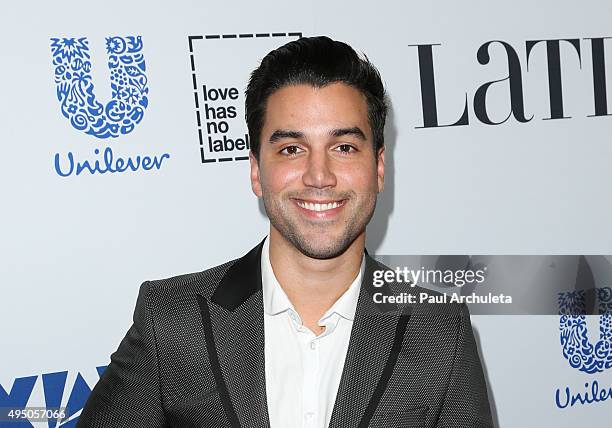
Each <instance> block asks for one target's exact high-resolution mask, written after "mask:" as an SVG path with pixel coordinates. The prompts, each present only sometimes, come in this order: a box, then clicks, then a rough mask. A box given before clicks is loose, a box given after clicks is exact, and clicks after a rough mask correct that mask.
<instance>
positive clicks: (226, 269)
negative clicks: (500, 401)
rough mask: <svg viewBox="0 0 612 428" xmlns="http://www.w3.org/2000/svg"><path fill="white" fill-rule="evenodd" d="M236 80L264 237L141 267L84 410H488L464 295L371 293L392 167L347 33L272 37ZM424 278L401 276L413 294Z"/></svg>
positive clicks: (368, 75) (449, 423) (459, 413)
mask: <svg viewBox="0 0 612 428" xmlns="http://www.w3.org/2000/svg"><path fill="white" fill-rule="evenodd" d="M246 93H247V97H246V116H247V123H248V127H249V135H250V139H251V142H252V147H251V154H250V163H251V185H252V188H253V192H254V193H255V194H256V195H257V197H261V198H263V202H264V205H265V209H266V212H267V214H268V217H269V219H270V233H269V236H268V238H267V239H265V240H264V241H263V242H262V243H260V244H259V245H258V246H256V247H255V248H254V249H252V250H251V251H250V252H249V253H248V254H246V255H245V256H244V257H242V258H240V259H237V260H234V261H231V262H228V263H225V264H223V265H221V266H217V267H214V268H212V269H209V270H206V271H204V272H199V273H195V274H190V275H184V276H178V277H175V278H170V279H166V280H161V281H153V282H145V283H144V284H143V285H142V287H141V289H140V295H139V297H138V300H137V303H136V310H135V313H134V324H133V325H132V327H131V328H130V330H129V331H128V333H127V335H126V337H125V338H124V340H123V341H122V342H121V344H120V346H119V349H118V350H117V351H116V352H115V353H114V354H113V355H112V357H111V364H110V365H109V366H108V368H107V369H106V371H105V372H104V374H103V375H102V377H101V379H100V381H99V382H98V384H97V385H96V387H95V388H94V390H93V392H92V394H91V397H90V398H89V401H88V402H87V405H86V406H85V409H84V410H83V413H82V415H81V417H80V421H79V425H78V426H80V427H130V428H135V427H147V428H152V427H169V426H173V427H238V426H240V427H266V426H271V427H272V428H280V427H328V426H329V427H337V428H352V427H391V428H393V427H448V428H460V427H490V426H492V423H491V415H490V409H489V404H488V399H487V392H486V387H485V382H484V376H483V373H482V368H481V364H480V360H479V357H478V354H477V350H476V344H475V342H474V338H473V334H472V329H471V324H470V321H469V314H468V312H467V308H466V307H465V306H460V305H433V304H429V305H426V304H412V305H405V306H403V307H398V306H396V305H390V304H384V305H382V304H375V303H374V300H373V298H372V296H373V294H374V292H382V293H387V294H392V293H391V291H390V290H391V288H390V287H392V286H394V285H396V284H385V285H384V286H383V287H381V288H376V289H374V288H373V284H372V276H373V272H374V271H375V270H381V269H385V268H384V266H382V265H380V264H378V263H377V262H376V261H375V260H374V259H372V258H371V257H370V256H368V255H367V253H364V245H365V228H366V225H367V223H368V222H369V220H370V218H371V217H372V214H373V212H374V207H375V205H376V197H377V194H378V193H379V192H380V191H382V189H383V185H384V174H385V149H384V143H383V128H384V124H385V117H386V110H387V107H386V104H385V92H384V88H383V85H382V82H381V79H380V76H379V74H378V72H377V71H376V69H375V68H374V67H373V66H372V65H371V64H370V63H369V62H368V61H367V60H365V59H362V58H360V57H359V56H358V55H357V54H356V53H355V51H354V50H353V49H352V48H351V47H349V46H348V45H346V44H344V43H341V42H336V41H332V40H331V39H329V38H326V37H315V38H303V39H300V40H297V41H294V42H291V43H288V44H287V45H285V46H283V47H281V48H279V49H277V50H275V51H273V52H270V53H269V54H268V55H267V56H266V57H265V58H264V59H263V60H262V62H261V64H260V66H259V67H258V68H257V69H256V70H255V71H254V72H253V74H252V76H251V79H250V82H249V85H248V88H247V92H246ZM419 290H420V289H419V288H418V287H415V288H409V289H408V290H404V291H407V292H410V293H418V292H419Z"/></svg>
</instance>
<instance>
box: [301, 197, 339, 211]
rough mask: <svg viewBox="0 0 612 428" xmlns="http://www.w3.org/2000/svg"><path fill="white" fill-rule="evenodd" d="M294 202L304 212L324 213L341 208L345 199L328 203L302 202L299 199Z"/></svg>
mask: <svg viewBox="0 0 612 428" xmlns="http://www.w3.org/2000/svg"><path fill="white" fill-rule="evenodd" d="M295 202H296V204H297V205H298V206H299V207H300V208H304V209H305V210H308V211H313V212H325V211H329V210H333V209H336V208H339V207H341V206H343V205H344V204H345V203H346V199H341V200H339V201H328V202H309V201H303V200H301V199H295Z"/></svg>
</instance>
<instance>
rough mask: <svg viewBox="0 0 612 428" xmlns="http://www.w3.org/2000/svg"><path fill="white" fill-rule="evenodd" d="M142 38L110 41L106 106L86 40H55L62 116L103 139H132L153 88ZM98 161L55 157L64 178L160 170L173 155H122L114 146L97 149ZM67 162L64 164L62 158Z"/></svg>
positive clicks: (55, 69)
mask: <svg viewBox="0 0 612 428" xmlns="http://www.w3.org/2000/svg"><path fill="white" fill-rule="evenodd" d="M142 50H143V42H142V37H141V36H127V37H118V36H112V37H107V38H106V52H107V55H108V67H109V70H110V87H111V99H110V101H109V102H107V103H106V104H103V103H101V102H100V101H99V100H98V99H97V98H96V95H95V93H94V84H93V79H92V76H91V68H92V63H91V54H90V51H89V43H88V41H87V38H85V37H81V38H74V37H70V38H66V37H64V38H51V53H52V56H53V67H54V75H55V88H56V94H57V99H58V101H59V103H60V110H61V113H62V115H63V116H64V117H65V118H66V119H67V120H68V122H69V123H70V124H71V125H72V127H74V128H75V129H76V130H78V131H80V132H84V133H85V134H87V135H91V136H93V137H95V138H98V139H102V140H104V139H110V138H117V137H121V136H123V135H126V134H129V133H130V132H132V131H133V130H134V128H136V126H137V125H138V124H139V123H141V121H142V119H143V117H144V113H145V110H146V109H147V107H148V105H149V87H148V79H147V75H146V65H145V58H144V54H143V51H142ZM93 153H94V155H95V158H94V159H85V160H81V161H79V160H77V159H75V155H74V154H73V153H72V152H68V153H67V154H66V156H65V158H64V157H63V156H60V153H56V155H55V158H54V167H55V172H56V173H57V174H58V175H59V176H61V177H68V176H71V175H80V174H81V173H89V174H92V175H93V174H105V173H110V174H114V173H122V172H126V171H127V172H130V171H132V172H135V171H138V170H142V171H149V170H152V169H160V168H161V167H162V163H163V161H164V159H167V158H170V154H168V153H163V154H161V155H155V156H144V155H143V156H141V155H136V156H124V157H121V156H117V155H116V154H115V153H114V152H113V149H112V148H111V147H105V148H95V149H94V150H93ZM62 158H64V159H62Z"/></svg>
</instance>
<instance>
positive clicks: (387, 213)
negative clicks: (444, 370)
mask: <svg viewBox="0 0 612 428" xmlns="http://www.w3.org/2000/svg"><path fill="white" fill-rule="evenodd" d="M611 13H612V6H610V3H609V2H607V1H604V0H585V1H583V2H569V1H562V2H558V1H549V0H546V1H539V2H535V3H534V2H530V1H526V0H515V1H512V2H483V1H474V2H469V3H466V2H453V1H438V2H418V3H417V2H400V1H397V2H384V1H379V2H375V3H372V2H365V1H330V2H318V1H308V2H299V3H293V2H283V1H259V2H247V1H242V2H236V1H226V2H223V3H221V2H202V1H199V2H195V1H191V2H187V1H183V2H173V3H170V2H144V1H133V2H117V1H107V2H104V3H83V2H76V1H66V2H63V3H62V4H57V3H52V2H42V1H41V2H20V3H19V2H12V3H11V4H10V5H5V6H4V8H3V12H2V14H1V16H0V34H1V40H2V41H3V44H2V53H1V57H2V63H1V67H0V81H1V82H2V83H3V90H2V95H1V96H0V124H1V126H0V141H1V147H2V154H3V156H2V162H1V165H2V166H1V168H0V182H1V183H2V196H1V198H2V199H1V201H2V210H1V211H0V260H1V262H0V278H2V279H1V280H0V281H1V282H0V286H1V287H2V289H1V295H0V332H1V334H0V385H1V386H2V389H0V406H2V405H7V406H8V405H15V404H17V403H21V404H24V403H27V404H28V405H29V406H45V405H48V406H49V405H50V404H52V403H56V404H57V405H59V404H61V405H63V406H65V405H68V406H69V408H70V410H71V412H70V413H72V414H73V415H74V416H75V417H76V416H78V412H79V411H80V408H81V407H82V401H83V400H84V399H85V398H86V395H87V392H88V388H90V387H93V385H94V384H95V382H96V380H97V379H98V373H97V371H96V367H99V366H104V365H106V364H108V361H109V356H110V353H112V352H113V351H114V350H115V349H116V347H117V345H118V344H119V341H120V340H121V338H122V337H123V335H124V334H125V332H126V331H127V329H128V327H129V325H130V324H131V315H132V311H133V309H134V303H135V300H136V296H137V291H138V286H139V284H140V283H141V282H142V281H143V280H145V279H157V278H162V277H168V276H172V275H176V274H179V273H185V272H192V271H199V270H203V269H205V268H208V267H211V266H214V265H216V264H219V263H222V262H224V261H226V260H229V259H233V258H236V257H238V256H240V255H242V254H243V253H244V252H246V251H247V250H248V249H250V248H251V247H252V246H253V245H255V244H256V243H257V242H258V241H259V240H260V239H261V238H262V237H263V236H264V235H265V234H266V231H267V220H266V218H265V216H264V215H263V212H262V209H261V206H260V205H259V204H258V201H257V199H256V198H255V197H254V196H253V195H252V193H251V191H250V185H249V181H248V162H247V161H245V160H241V159H240V158H241V157H244V156H245V155H246V150H233V151H232V150H227V151H224V152H214V151H211V150H210V146H209V145H208V144H209V143H208V137H209V136H211V137H212V139H213V141H214V140H215V139H219V138H222V137H223V135H225V136H226V138H231V139H233V140H234V141H235V140H236V139H238V138H240V137H242V138H244V133H245V131H246V126H245V125H244V123H243V121H242V115H243V107H242V104H243V102H244V98H243V90H244V84H245V82H246V79H247V77H248V73H249V72H250V71H251V70H252V68H253V67H254V66H255V65H256V64H257V61H258V60H259V59H261V57H262V56H263V55H264V54H265V53H267V51H269V50H270V49H272V48H273V47H276V46H279V45H280V44H282V43H285V42H286V41H289V40H292V39H294V38H296V37H298V36H299V34H302V35H304V36H310V35H320V34H325V35H329V36H330V37H332V38H335V39H338V40H343V41H346V42H348V43H349V44H351V45H352V46H354V47H355V48H356V49H357V50H358V51H362V52H365V53H366V54H367V55H368V57H369V58H370V59H371V60H372V62H373V63H374V64H376V65H377V67H378V68H379V70H380V71H381V74H382V76H383V79H384V81H385V84H386V86H387V88H388V91H389V94H390V97H391V101H392V104H393V109H392V112H391V115H390V118H389V119H390V120H389V124H388V127H387V133H386V135H387V144H388V148H387V165H388V167H387V168H388V172H387V174H388V177H387V185H386V190H385V194H384V195H383V196H382V198H381V199H380V201H379V207H378V209H377V214H376V216H375V218H374V220H373V223H372V224H371V226H370V227H369V230H368V249H369V251H370V252H371V253H375V254H611V253H612V244H611V243H612V228H610V218H611V217H612V203H611V202H610V197H609V191H608V188H609V183H610V182H611V179H612V169H611V168H610V167H609V164H610V159H612V146H611V145H610V141H609V135H610V130H611V129H612V118H611V117H607V116H603V115H602V114H603V113H602V112H603V111H604V110H605V108H604V107H602V105H601V104H600V105H599V107H598V108H599V110H598V111H596V109H595V104H594V103H595V101H594V100H595V98H598V99H600V100H601V97H602V91H601V89H602V87H601V84H600V85H599V86H598V87H597V88H596V89H594V83H593V82H594V77H593V69H594V66H593V63H594V62H593V58H594V57H593V54H592V45H593V43H596V42H592V41H591V40H589V38H605V37H612V25H611V24H610V19H609V18H610V16H611ZM258 35H259V37H258ZM264 35H265V36H264ZM111 36H119V37H122V38H126V37H128V36H141V42H142V46H141V47H140V48H139V49H140V50H139V52H138V53H141V54H142V55H143V57H142V58H143V59H144V62H145V63H146V70H143V69H142V68H140V69H129V70H128V68H126V69H125V71H126V72H127V73H128V75H130V73H133V74H134V75H136V74H137V75H138V79H139V82H140V87H139V90H140V93H139V94H136V95H137V98H138V97H139V98H138V101H134V103H136V104H134V105H137V104H138V103H139V102H140V100H142V97H143V95H146V96H147V97H148V104H147V105H146V108H142V105H141V110H142V111H143V112H144V116H142V119H141V121H140V122H139V123H138V124H136V125H135V127H134V129H133V130H132V131H131V132H127V133H121V132H119V133H118V134H119V136H118V137H117V138H112V137H111V138H98V137H95V136H92V135H87V134H86V133H85V132H83V131H82V130H78V129H76V128H75V126H73V124H71V123H70V121H69V120H68V119H67V118H66V117H64V116H63V115H62V111H61V105H60V102H59V101H58V97H57V90H58V88H59V86H57V85H56V81H55V79H56V73H57V64H56V65H54V64H53V59H54V56H53V54H52V46H51V45H52V42H51V39H52V38H58V39H60V41H62V40H63V39H64V38H75V39H79V38H83V37H85V38H87V40H88V41H89V45H88V50H87V53H88V54H89V55H90V62H91V73H90V74H91V80H89V81H88V82H90V83H92V84H93V85H94V86H95V90H94V91H93V92H92V93H90V94H89V95H91V94H93V95H95V98H96V99H97V100H99V102H101V103H102V105H106V103H108V102H109V101H110V100H111V99H112V97H114V96H118V97H128V96H129V94H127V92H126V91H127V90H128V89H130V88H127V89H126V88H124V89H125V91H124V92H123V93H122V95H116V94H115V93H114V90H113V89H112V88H111V85H110V83H111V78H112V73H111V71H109V67H108V66H107V62H108V56H107V52H106V42H105V40H106V38H107V37H111ZM207 36H209V37H207ZM215 36H218V37H215ZM224 36H225V37H224ZM554 39H577V40H578V41H577V42H576V43H577V44H578V46H580V59H579V58H578V54H577V52H576V48H575V44H574V45H572V44H571V43H570V42H567V41H562V42H560V43H559V46H560V69H561V81H562V86H561V87H562V98H563V104H562V105H563V115H564V117H566V118H563V119H561V118H559V119H552V120H545V119H546V118H551V117H553V116H554V114H553V113H552V112H551V109H550V106H549V104H550V101H549V99H550V94H549V68H550V66H551V63H552V65H553V68H554V50H555V44H554V43H552V42H549V46H550V48H549V51H548V53H549V54H550V55H552V59H551V58H549V60H550V61H551V63H547V56H546V54H547V48H546V45H545V43H544V42H540V43H536V44H535V45H534V47H533V49H532V51H531V53H530V55H529V62H528V65H529V66H528V67H527V47H526V46H527V43H526V42H527V41H529V40H531V41H537V40H554ZM489 41H503V42H506V43H507V44H508V45H509V46H511V47H512V52H515V53H516V57H517V58H518V60H519V61H520V70H521V72H522V75H521V83H522V94H523V97H524V108H525V115H526V116H527V118H529V117H531V116H533V119H532V120H531V121H528V122H526V123H521V122H519V121H518V120H517V119H516V118H515V117H513V116H511V117H510V118H509V119H508V120H507V121H505V122H504V123H502V124H499V125H487V124H484V123H482V122H481V121H479V119H478V118H477V117H476V115H475V112H474V97H475V94H476V93H477V90H478V88H479V87H481V85H483V84H485V83H487V82H490V81H494V80H499V79H504V78H506V77H507V76H508V60H507V55H506V52H507V51H506V50H504V48H503V44H501V43H499V42H495V43H492V44H491V46H490V49H489V53H490V62H489V63H488V64H484V65H483V64H480V63H479V61H478V58H477V51H478V49H479V48H480V47H481V46H482V45H483V44H485V43H487V42H489ZM602 43H603V46H604V48H605V50H607V51H606V52H605V53H606V54H608V55H607V57H606V58H605V63H604V64H605V65H607V70H608V71H609V70H610V68H611V67H612V64H610V62H611V61H612V60H610V57H612V46H608V44H612V41H610V42H609V43H608V42H605V41H603V42H602ZM413 45H439V46H433V47H432V50H431V52H432V53H433V70H434V72H435V85H436V87H435V88H436V101H437V115H438V121H439V124H440V125H449V124H452V123H454V122H456V121H457V120H458V119H459V118H460V116H461V113H462V111H463V108H464V106H465V103H466V99H467V106H468V107H467V108H468V121H469V124H467V125H464V126H446V127H442V126H440V127H430V128H425V129H424V128H423V125H424V116H423V111H422V98H421V95H422V94H421V78H420V74H419V65H421V66H423V63H421V64H420V63H419V55H418V48H417V47H415V46H413ZM62 46H63V50H61V51H60V52H59V55H60V56H61V55H62V53H63V54H64V55H73V56H74V55H77V53H75V52H76V51H74V49H73V48H69V47H66V46H65V44H64V45H62ZM190 48H191V49H190ZM71 49H72V50H71ZM422 49H423V50H424V51H426V48H422ZM136 50H138V49H136ZM77 51H78V52H79V53H81V54H83V52H84V51H83V49H81V50H77ZM608 51H610V52H608ZM71 52H72V53H71ZM56 53H57V52H56ZM597 55H599V54H598V53H597V52H596V55H595V60H597ZM126 67H127V66H126ZM597 67H598V66H595V69H596V72H595V74H597V73H599V74H598V75H601V73H600V72H601V69H602V68H601V67H599V68H597ZM81 71H83V70H81ZM85 74H87V73H85ZM553 74H554V70H553ZM143 75H145V76H146V77H145V78H144V79H146V85H145V86H146V88H145V86H142V85H143V82H144V81H145V80H144V79H143ZM514 76H516V74H514ZM64 77H65V75H64ZM131 77H134V76H133V75H132V76H131ZM72 78H74V76H72V77H70V78H68V80H70V79H72ZM83 78H84V79H85V80H87V79H86V78H87V76H85V77H83ZM117 79H119V77H118V78H117ZM611 79H612V77H611V78H608V79H607V83H608V87H610V86H612V81H611ZM194 81H195V82H196V83H195V91H194ZM553 81H554V75H553ZM115 82H118V80H117V81H115ZM85 84H87V82H85ZM204 84H206V85H207V88H208V89H210V88H217V89H218V88H225V89H226V92H225V94H226V100H225V101H219V100H217V101H214V102H213V101H211V100H209V107H212V108H216V107H219V106H224V107H228V106H234V107H235V109H236V117H235V118H228V119H227V123H228V128H229V130H228V132H227V133H226V134H222V133H217V134H214V135H209V134H208V132H207V128H206V123H207V122H206V120H205V118H204V115H205V113H206V110H205V106H204V104H205V100H204V97H203V95H204V94H203V89H202V86H203V85H204ZM126 85H127V84H126ZM231 88H236V89H237V92H238V94H239V95H238V97H237V99H235V100H234V99H231V98H230V97H229V95H230V89H231ZM508 88H509V86H508V81H505V80H504V81H501V82H500V83H496V84H493V85H491V87H490V89H489V92H488V94H487V100H486V109H487V113H488V114H489V116H490V118H491V119H492V120H494V121H503V119H505V118H506V116H508V114H509V113H510V100H509V94H510V92H509V89H508ZM60 89H61V88H60ZM64 89H65V86H64ZM131 89H133V88H131ZM143 89H147V90H148V93H146V94H145V93H144V92H143ZM231 93H235V92H231ZM553 93H554V94H556V95H557V96H558V91H557V92H555V91H554V90H553ZM430 95H431V94H430ZM196 97H197V105H196ZM126 99H127V98H126ZM89 101H91V99H89ZM555 105H556V106H557V107H558V103H557V104H555ZM602 109H604V110H602ZM611 111H612V110H611ZM597 113H599V114H600V115H599V116H596V117H589V116H594V115H596V114H597ZM604 113H605V112H604ZM67 114H68V115H69V116H70V115H71V114H72V113H70V112H68V113H67ZM105 114H106V113H101V114H100V115H99V116H100V117H102V116H104V115H105ZM555 114H557V115H558V114H559V112H558V111H557V113H555ZM198 115H199V123H198ZM219 120H220V119H219ZM200 133H201V135H202V143H200ZM109 148H110V150H111V151H112V152H113V156H114V159H115V160H116V159H117V157H122V158H127V157H132V158H134V159H135V158H136V156H139V155H140V156H158V157H160V156H162V155H163V154H167V155H168V156H169V157H168V156H166V157H165V158H164V159H163V161H162V163H161V166H160V168H153V169H150V170H144V169H143V168H142V167H141V168H139V169H138V170H137V171H131V170H128V171H125V172H116V173H110V172H106V173H104V174H101V173H99V172H96V173H93V174H92V173H89V172H88V171H87V170H85V171H84V172H82V173H81V174H79V175H76V173H73V174H71V175H70V176H67V177H62V176H61V175H60V174H58V172H57V170H56V167H55V165H54V159H55V156H56V154H57V155H58V156H59V159H61V165H62V168H64V172H65V171H66V169H65V168H67V165H68V163H67V162H68V153H72V156H73V158H74V159H75V162H76V161H79V162H82V161H85V160H89V162H91V163H92V164H93V162H94V161H95V160H96V159H98V160H100V159H102V155H103V153H104V151H105V150H107V149H109ZM94 150H98V151H99V154H96V153H95V152H94ZM236 158H238V159H237V160H236ZM202 159H206V160H214V161H207V162H202ZM222 159H229V160H222ZM103 164H104V162H102V165H103ZM115 166H116V164H115ZM473 323H474V325H475V328H476V331H477V336H478V340H479V343H480V349H481V353H482V357H483V360H484V364H485V368H486V374H487V378H488V382H489V385H490V389H491V391H490V393H491V398H492V402H493V404H494V409H495V414H496V420H497V422H498V425H499V426H501V427H527V426H529V427H531V426H533V427H536V426H537V427H541V426H551V427H553V426H554V427H571V426H575V425H577V424H580V425H592V426H605V425H606V424H607V422H606V421H609V420H610V416H611V415H612V400H607V401H601V402H594V403H592V404H585V405H580V403H578V404H576V405H574V406H571V407H567V408H559V407H558V406H557V405H556V404H555V392H556V391H557V389H560V390H561V391H562V392H564V391H565V388H566V387H569V388H570V389H571V391H572V393H576V392H584V391H585V389H589V388H591V386H590V385H591V384H593V382H594V381H597V382H598V384H599V386H600V389H604V388H611V387H612V370H607V371H604V372H601V373H597V374H586V373H583V372H580V371H578V370H577V369H574V368H572V367H570V365H569V364H568V362H567V360H565V358H564V357H563V355H562V352H561V347H560V345H559V317H558V316H537V317H536V316H532V317H529V316H521V317H517V316H514V317H512V316H505V317H502V316H475V317H473ZM589 323H590V324H589V334H590V335H591V336H592V339H593V340H594V341H595V340H597V323H598V320H597V317H593V318H591V319H589ZM51 373H56V374H54V375H48V374H51ZM43 375H45V376H43ZM585 383H589V387H588V388H585ZM71 397H72V398H71ZM71 400H72V401H71ZM74 421H75V418H74V417H73V418H72V419H71V421H68V422H66V423H64V424H63V425H62V426H66V427H69V426H72V425H73V424H74ZM1 424H2V423H1V422H0V425H1ZM9 426H17V425H14V424H13V425H9ZM24 426H29V425H24ZM39 426H47V424H42V425H41V424H39ZM48 426H55V423H54V422H53V423H50V424H49V425H48Z"/></svg>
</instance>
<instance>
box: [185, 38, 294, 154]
mask: <svg viewBox="0 0 612 428" xmlns="http://www.w3.org/2000/svg"><path fill="white" fill-rule="evenodd" d="M300 37H302V33H300V32H292V33H238V34H207V35H203V36H201V35H200V36H189V37H188V42H189V59H190V65H191V80H192V85H193V88H192V89H193V98H194V103H195V119H196V126H197V128H196V129H197V133H198V134H197V135H198V143H199V152H200V162H201V163H202V164H209V163H215V162H230V161H241V160H248V159H249V156H248V154H249V150H250V148H251V147H250V141H249V134H248V131H247V126H246V123H245V120H244V90H245V88H246V85H247V79H248V77H249V75H250V73H251V71H253V70H254V69H255V68H256V67H257V66H258V65H259V61H261V59H262V58H263V57H264V56H265V55H266V54H267V53H268V52H270V51H271V50H273V49H276V48H278V47H279V46H281V45H283V44H285V43H287V42H289V41H290V40H294V39H298V38H300Z"/></svg>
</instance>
